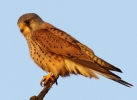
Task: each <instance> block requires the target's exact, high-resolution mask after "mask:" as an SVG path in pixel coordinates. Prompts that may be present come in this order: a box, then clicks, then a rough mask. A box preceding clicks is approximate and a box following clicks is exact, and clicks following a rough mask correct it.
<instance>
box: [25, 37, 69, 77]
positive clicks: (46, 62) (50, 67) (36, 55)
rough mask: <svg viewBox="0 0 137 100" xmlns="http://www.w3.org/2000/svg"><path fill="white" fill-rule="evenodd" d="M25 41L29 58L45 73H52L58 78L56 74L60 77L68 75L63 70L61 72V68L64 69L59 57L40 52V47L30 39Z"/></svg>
mask: <svg viewBox="0 0 137 100" xmlns="http://www.w3.org/2000/svg"><path fill="white" fill-rule="evenodd" d="M27 41H28V45H29V51H30V56H31V57H32V59H33V60H34V62H35V63H36V64H37V65H38V66H39V67H41V68H42V69H43V70H45V71H46V72H52V73H54V76H55V77H58V76H59V74H58V73H60V75H61V76H62V77H65V76H68V75H69V73H66V72H67V70H65V68H64V69H63V71H62V67H64V61H63V59H62V57H61V56H57V55H56V54H54V53H50V52H48V51H44V50H42V48H41V47H40V45H38V44H37V43H36V42H35V41H33V40H32V39H28V40H27ZM54 67H56V68H54Z"/></svg>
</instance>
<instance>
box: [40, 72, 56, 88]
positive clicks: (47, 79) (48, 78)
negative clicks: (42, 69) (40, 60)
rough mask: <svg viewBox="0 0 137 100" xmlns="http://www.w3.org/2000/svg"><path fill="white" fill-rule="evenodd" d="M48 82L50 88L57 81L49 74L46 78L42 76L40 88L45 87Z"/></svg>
mask: <svg viewBox="0 0 137 100" xmlns="http://www.w3.org/2000/svg"><path fill="white" fill-rule="evenodd" d="M48 82H50V86H52V84H54V83H55V82H56V84H57V79H56V78H55V77H54V75H53V74H52V73H51V72H50V73H49V74H48V75H47V76H43V78H42V80H41V81H40V85H41V86H43V85H44V86H46V84H47V83H48Z"/></svg>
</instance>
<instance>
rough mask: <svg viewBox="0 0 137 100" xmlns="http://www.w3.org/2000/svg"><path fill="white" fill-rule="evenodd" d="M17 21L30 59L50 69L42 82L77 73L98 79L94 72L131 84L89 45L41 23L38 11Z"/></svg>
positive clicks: (52, 81) (127, 84) (47, 24)
mask: <svg viewBox="0 0 137 100" xmlns="http://www.w3.org/2000/svg"><path fill="white" fill-rule="evenodd" d="M17 24H18V26H19V28H20V31H21V33H22V34H23V35H24V37H25V39H26V40H27V43H28V46H29V52H30V56H31V58H32V59H33V60H34V62H35V63H36V64H37V65H38V66H40V67H41V68H42V69H43V70H44V71H46V72H49V74H48V75H47V76H44V77H43V79H42V80H41V82H40V84H41V85H42V84H43V83H44V84H46V83H47V81H49V80H50V81H51V83H54V82H55V81H56V80H57V79H58V77H59V76H62V77H67V76H69V75H70V74H75V75H77V74H80V75H82V76H85V77H89V78H96V79H98V76H97V75H96V74H100V75H102V76H104V77H106V78H109V79H111V80H113V81H116V82H118V83H120V84H123V85H125V86H127V87H131V86H133V85H132V84H130V83H128V82H126V81H124V80H122V79H121V78H120V77H119V76H117V75H115V74H114V73H112V71H117V72H122V71H121V70H120V69H119V68H117V67H115V66H113V65H111V64H109V63H108V62H106V61H104V60H103V59H101V58H99V57H97V56H96V55H95V54H94V52H93V51H92V50H91V49H90V48H89V47H87V46H86V45H84V44H82V43H80V42H79V41H78V40H76V39H75V38H73V37H72V36H70V35H69V34H67V33H66V32H64V31H62V30H60V29H58V28H56V27H55V26H53V25H51V24H49V23H47V22H44V21H43V20H42V19H41V18H40V17H39V16H38V15H37V14H35V13H27V14H24V15H22V16H21V17H20V18H19V19H18V22H17Z"/></svg>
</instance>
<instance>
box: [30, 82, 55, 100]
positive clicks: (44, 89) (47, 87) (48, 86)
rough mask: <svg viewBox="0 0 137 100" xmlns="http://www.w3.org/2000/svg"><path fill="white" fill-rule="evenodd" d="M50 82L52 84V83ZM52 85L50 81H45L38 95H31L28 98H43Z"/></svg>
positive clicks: (41, 99) (33, 99) (38, 99)
mask: <svg viewBox="0 0 137 100" xmlns="http://www.w3.org/2000/svg"><path fill="white" fill-rule="evenodd" d="M53 84H54V83H53ZM53 84H52V85H53ZM52 85H51V82H50V81H48V82H47V83H46V86H44V88H43V89H42V91H41V92H40V93H39V95H38V96H32V97H31V98H30V100H43V98H44V97H45V95H46V94H47V93H48V91H49V90H50V89H51V87H52Z"/></svg>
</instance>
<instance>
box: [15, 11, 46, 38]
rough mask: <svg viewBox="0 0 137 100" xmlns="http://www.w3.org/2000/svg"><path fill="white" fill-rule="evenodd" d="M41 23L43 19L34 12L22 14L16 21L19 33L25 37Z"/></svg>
mask: <svg viewBox="0 0 137 100" xmlns="http://www.w3.org/2000/svg"><path fill="white" fill-rule="evenodd" d="M42 23H43V20H42V19H41V18H40V17H39V16H38V15H37V14H35V13H27V14H24V15H22V16H21V17H20V18H19V19H18V22H17V24H18V26H19V28H20V31H21V33H22V34H23V35H24V36H25V37H27V35H29V34H30V33H31V32H33V31H35V30H37V29H38V28H39V26H40V25H41V24H42Z"/></svg>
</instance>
